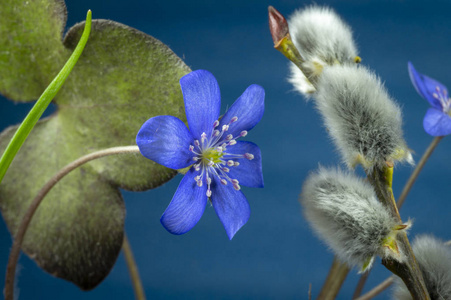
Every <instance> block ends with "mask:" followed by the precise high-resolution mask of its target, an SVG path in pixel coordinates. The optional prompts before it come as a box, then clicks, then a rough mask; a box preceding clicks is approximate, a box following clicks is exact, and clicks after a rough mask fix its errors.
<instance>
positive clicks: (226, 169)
mask: <svg viewBox="0 0 451 300" xmlns="http://www.w3.org/2000/svg"><path fill="white" fill-rule="evenodd" d="M222 170H223V171H224V172H226V173H229V172H230V169H229V168H226V167H224V168H222Z"/></svg>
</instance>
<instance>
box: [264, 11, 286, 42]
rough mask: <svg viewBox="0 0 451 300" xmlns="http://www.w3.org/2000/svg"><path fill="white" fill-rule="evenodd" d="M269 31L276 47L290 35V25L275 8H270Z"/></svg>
mask: <svg viewBox="0 0 451 300" xmlns="http://www.w3.org/2000/svg"><path fill="white" fill-rule="evenodd" d="M268 16H269V30H270V31H271V37H272V40H273V42H274V45H276V44H278V43H279V41H280V40H281V39H283V38H284V37H286V36H287V35H288V23H287V20H286V19H285V17H284V16H283V15H282V14H281V13H280V12H279V11H278V10H277V9H275V8H274V7H272V6H269V7H268Z"/></svg>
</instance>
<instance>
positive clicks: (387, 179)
mask: <svg viewBox="0 0 451 300" xmlns="http://www.w3.org/2000/svg"><path fill="white" fill-rule="evenodd" d="M367 175H368V179H369V181H370V183H371V184H372V185H373V187H374V188H375V191H376V194H377V196H378V198H379V200H380V201H381V202H382V203H383V204H384V206H385V207H386V208H387V209H388V211H389V213H390V214H391V215H392V217H393V218H395V219H396V220H397V221H398V222H399V224H402V221H401V216H400V215H399V212H398V208H397V206H396V203H395V199H394V197H393V190H392V187H391V186H392V185H391V183H392V180H393V166H392V165H388V164H387V165H386V166H385V167H383V168H382V169H379V168H375V169H374V171H373V172H372V173H371V174H367ZM397 243H398V247H399V248H400V249H401V251H402V253H403V255H405V259H404V260H403V261H402V262H400V261H398V260H396V259H393V258H385V259H383V260H382V264H383V265H384V266H385V267H386V268H387V269H388V270H390V271H391V272H392V273H393V274H396V275H398V276H399V277H400V278H401V279H402V280H403V281H404V283H405V284H406V286H407V289H408V290H409V292H410V294H411V295H412V298H413V299H418V300H421V299H425V300H430V297H429V293H428V291H427V288H426V285H425V283H424V279H423V275H422V273H421V270H420V268H419V267H418V263H417V261H416V260H415V255H414V254H413V251H412V248H411V247H410V243H409V240H408V238H407V235H406V233H405V232H404V231H400V232H399V233H398V235H397Z"/></svg>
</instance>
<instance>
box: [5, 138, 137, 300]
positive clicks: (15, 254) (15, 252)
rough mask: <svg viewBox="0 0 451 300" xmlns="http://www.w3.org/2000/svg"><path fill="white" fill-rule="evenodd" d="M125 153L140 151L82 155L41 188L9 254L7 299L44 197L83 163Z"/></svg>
mask: <svg viewBox="0 0 451 300" xmlns="http://www.w3.org/2000/svg"><path fill="white" fill-rule="evenodd" d="M123 153H139V149H138V146H124V147H113V148H108V149H104V150H100V151H97V152H94V153H91V154H88V155H85V156H82V157H80V158H79V159H77V160H75V161H73V162H71V163H70V164H68V165H67V166H65V167H64V168H62V169H61V170H59V171H58V173H56V174H55V175H54V176H53V177H52V178H51V179H50V180H49V181H47V183H46V184H45V185H44V186H43V187H42V188H41V190H40V191H39V192H38V194H37V195H36V197H35V198H34V199H33V201H32V202H31V204H30V206H29V207H28V210H27V211H26V212H25V215H24V216H23V218H22V221H21V222H20V225H19V227H18V229H17V231H16V235H15V237H14V242H13V245H12V248H11V252H10V254H9V259H8V265H7V267H6V280H5V290H4V295H5V300H13V299H14V277H15V276H14V275H15V273H16V266H17V261H18V259H19V255H20V249H21V247H22V242H23V240H24V237H25V233H26V232H27V229H28V225H29V224H30V222H31V219H32V218H33V215H34V213H35V212H36V210H37V209H38V207H39V204H41V202H42V200H43V199H44V197H45V196H46V195H47V193H48V192H49V191H50V190H51V189H52V188H53V187H54V186H55V184H57V183H58V182H59V181H60V180H61V179H62V178H63V177H64V176H66V175H67V174H69V173H70V172H71V171H73V170H75V169H76V168H78V167H80V166H81V165H83V164H85V163H87V162H89V161H91V160H94V159H97V158H100V157H104V156H109V155H114V154H123Z"/></svg>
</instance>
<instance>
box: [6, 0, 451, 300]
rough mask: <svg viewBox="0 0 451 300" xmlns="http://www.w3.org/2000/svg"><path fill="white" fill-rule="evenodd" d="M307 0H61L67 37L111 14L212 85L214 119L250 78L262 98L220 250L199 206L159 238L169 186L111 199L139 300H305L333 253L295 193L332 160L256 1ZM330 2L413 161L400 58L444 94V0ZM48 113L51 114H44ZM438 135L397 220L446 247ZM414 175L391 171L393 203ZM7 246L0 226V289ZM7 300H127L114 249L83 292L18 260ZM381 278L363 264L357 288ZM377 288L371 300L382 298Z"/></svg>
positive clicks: (290, 7) (413, 117) (447, 8)
mask: <svg viewBox="0 0 451 300" xmlns="http://www.w3.org/2000/svg"><path fill="white" fill-rule="evenodd" d="M311 3H312V2H310V1H292V0H286V1H272V2H268V1H257V0H255V1H206V0H205V1H200V0H199V1H198V0H194V1H144V0H128V1H103V0H94V1H88V0H68V1H67V7H68V13H69V18H68V23H67V24H68V28H69V27H70V26H72V25H73V24H74V23H76V22H79V21H82V20H84V18H85V16H86V11H87V10H88V9H91V10H92V11H93V16H94V18H105V19H112V20H115V21H118V22H121V23H124V24H127V25H129V26H132V27H135V28H137V29H139V30H141V31H144V32H146V33H148V34H150V35H153V36H154V37H156V38H158V39H160V40H161V41H162V42H164V43H166V44H167V45H168V46H169V47H170V48H171V49H172V50H173V51H174V52H175V53H176V54H178V55H179V56H180V57H182V58H183V59H184V60H185V62H186V64H187V65H189V66H190V67H191V68H192V69H193V70H195V69H207V70H209V71H211V72H212V73H213V74H214V75H215V76H216V78H217V80H218V82H219V85H220V87H221V92H222V99H223V101H222V105H223V108H222V109H223V111H224V110H225V109H226V107H227V106H230V105H231V104H232V103H233V101H234V100H235V99H236V98H237V97H238V96H239V95H240V94H241V93H242V92H243V91H244V90H245V88H246V87H247V86H249V85H250V84H253V83H257V84H260V85H261V86H263V87H264V88H265V90H266V111H265V115H264V117H263V119H262V121H261V123H260V124H259V125H258V126H257V127H256V128H255V129H253V130H252V131H251V132H250V134H249V135H248V136H247V137H246V139H248V140H251V141H253V142H255V143H257V144H258V145H259V146H260V148H261V149H262V154H263V170H264V176H265V188H264V189H251V188H243V190H244V193H245V194H246V196H247V198H248V201H249V202H250V205H251V208H252V214H251V218H250V220H249V222H248V223H247V224H246V225H245V226H244V227H243V228H242V229H241V230H240V231H239V232H238V233H237V235H236V236H235V237H234V238H233V240H232V241H229V240H228V238H227V235H226V233H225V231H224V229H223V227H222V225H221V223H220V221H219V220H218V218H217V216H216V214H215V213H214V210H213V208H212V207H209V208H207V209H206V211H205V214H204V216H203V217H202V219H201V220H200V222H199V223H198V224H197V225H196V226H195V227H194V229H193V230H191V231H190V232H189V233H187V234H185V235H182V236H175V235H171V234H169V233H168V232H167V231H166V230H165V229H164V228H163V227H162V226H161V224H160V222H159V219H160V216H161V214H162V213H163V211H164V210H165V208H166V206H167V205H168V204H169V201H170V199H171V197H172V195H173V193H174V191H175V189H176V187H177V185H178V183H179V181H180V179H181V177H180V176H178V177H176V178H175V179H173V180H172V181H171V182H169V183H167V184H166V185H164V186H163V187H160V188H158V189H155V190H152V191H147V192H141V193H131V192H123V194H124V198H125V203H126V206H127V219H126V232H127V233H128V235H129V238H130V243H131V245H132V247H133V250H134V254H135V256H136V260H137V263H138V265H139V270H140V274H141V276H142V279H143V284H144V287H145V290H146V293H147V296H148V298H149V299H159V298H174V299H190V298H196V299H203V298H214V299H229V298H233V299H248V298H258V299H274V298H278V299H284V298H286V299H293V298H297V299H307V292H308V289H309V283H311V284H312V294H313V298H315V297H316V296H317V294H318V292H319V290H320V288H321V285H322V283H323V281H324V279H325V277H326V275H327V272H328V269H329V266H330V264H331V261H332V257H333V255H332V254H331V252H330V251H329V250H327V248H326V247H325V246H324V244H323V243H322V242H321V241H319V239H317V238H316V237H315V236H314V235H313V234H312V232H311V230H310V229H309V226H308V224H307V223H306V221H305V220H304V219H303V217H302V213H301V207H300V205H299V203H298V200H297V199H298V195H299V192H300V189H301V185H302V183H303V181H304V179H305V177H306V176H307V175H308V173H309V172H310V171H312V170H314V169H316V168H317V166H318V163H321V164H322V165H325V166H334V165H337V164H339V161H340V158H339V156H338V153H337V151H336V150H335V148H334V146H333V144H332V143H331V141H330V139H329V137H328V135H327V133H326V131H325V130H324V127H323V125H322V122H321V119H320V117H319V115H318V113H317V112H316V111H315V110H314V108H313V105H312V103H306V101H304V99H303V98H302V97H301V96H300V95H299V94H296V93H295V92H294V91H293V89H292V87H291V86H290V85H289V84H288V82H287V80H286V78H287V74H288V61H287V60H286V59H285V57H283V56H282V55H281V54H280V53H279V52H278V51H276V50H274V49H273V43H272V39H271V36H270V34H269V30H268V21H267V6H268V5H273V6H275V7H276V8H277V9H278V10H279V11H281V12H282V13H283V14H284V15H285V16H288V15H289V14H290V13H291V12H293V11H294V10H295V9H297V8H300V7H303V6H305V5H308V4H311ZM316 3H318V4H327V5H329V6H331V7H333V8H334V9H335V10H336V11H337V12H338V13H339V14H340V15H341V16H342V17H343V19H344V20H345V21H346V22H347V23H348V24H349V25H350V26H351V27H352V28H353V31H354V37H355V40H356V42H357V44H358V48H359V52H360V56H361V57H362V59H363V62H362V63H363V64H364V65H366V66H368V67H370V68H372V69H373V70H374V71H375V72H376V73H377V74H378V75H379V76H380V77H381V78H382V80H383V81H384V82H385V86H386V87H387V89H388V91H389V93H390V94H391V95H392V96H393V97H394V98H395V99H397V101H398V102H399V103H400V104H401V106H402V108H403V113H404V130H405V138H406V140H407V142H408V145H409V146H410V148H411V149H412V150H413V151H414V152H415V154H414V158H415V159H416V160H417V161H418V160H419V158H420V157H421V155H422V153H423V151H424V150H425V149H426V148H427V146H428V144H429V143H430V141H431V140H432V138H431V137H430V136H428V135H427V134H426V133H425V132H424V131H423V128H422V119H423V116H424V113H425V112H426V109H427V108H428V104H427V102H426V101H424V100H423V99H421V98H420V96H418V95H417V94H416V92H415V90H414V88H413V87H412V85H411V83H410V80H409V76H408V73H407V61H408V60H411V61H412V62H413V63H414V65H415V67H416V68H417V70H418V71H420V72H422V73H424V74H428V75H429V76H431V77H433V78H436V79H438V80H439V81H441V82H442V83H444V84H445V85H447V86H449V87H451V78H450V74H451V71H450V69H449V66H451V55H450V52H451V51H450V49H451V17H450V14H449V12H451V3H449V2H448V1H428V2H427V5H426V1H423V0H422V1H386V0H384V1H365V0H359V1H316ZM30 107H31V105H30V104H14V103H12V102H9V101H7V100H5V99H3V98H2V99H0V114H1V118H0V130H3V129H4V128H6V127H7V126H9V125H11V124H17V123H19V122H21V120H22V119H23V118H24V116H25V115H26V113H27V111H28V110H29V109H30ZM53 109H54V108H53ZM450 147H451V139H450V138H445V139H444V140H443V141H442V142H441V143H440V145H439V146H438V148H437V149H436V151H435V152H434V154H433V156H432V158H431V159H430V161H429V162H428V164H427V165H426V167H425V169H424V170H423V172H422V173H421V174H420V176H419V178H418V181H417V183H416V185H415V186H414V188H413V189H412V191H411V194H410V195H409V197H408V198H407V202H406V205H405V206H404V208H403V209H402V211H401V215H402V217H403V219H407V218H409V217H410V218H413V219H414V226H413V229H412V230H411V232H410V236H411V237H413V236H415V235H416V234H419V233H434V234H435V235H436V236H438V237H440V238H442V239H444V240H449V239H451V233H450V232H449V216H450V208H451V204H450V203H451V202H450V201H449V200H450V199H449V195H450V192H451V185H450V176H449V174H450V172H451V170H450V169H451V160H450V159H449V153H450V151H449V149H450ZM412 170H413V168H411V167H410V166H408V165H400V166H398V167H397V168H396V170H395V177H394V191H395V195H399V193H400V192H401V189H402V187H403V184H404V183H405V182H406V180H407V178H408V176H409V174H410V173H411V171H412ZM10 246H11V237H10V235H9V233H8V231H7V229H6V226H5V224H4V222H3V221H2V220H0V282H2V285H3V282H4V272H3V270H4V269H5V266H6V262H7V256H8V252H9V248H10ZM20 269H21V271H20V275H19V277H18V279H19V280H18V288H19V291H20V299H103V298H104V299H133V297H134V296H133V290H132V287H131V282H130V279H129V277H128V272H127V269H126V265H125V262H124V258H123V256H122V254H121V255H120V256H119V258H118V260H117V263H116V266H115V267H114V269H113V270H112V272H111V274H110V275H109V276H108V277H107V278H106V280H105V281H104V282H103V283H101V284H100V285H99V286H98V288H96V289H95V290H93V291H91V292H82V291H80V290H79V289H78V288H77V287H75V286H74V285H72V284H70V283H68V282H65V281H63V280H60V279H56V278H53V277H52V276H50V275H48V274H47V273H45V272H43V271H42V270H40V269H39V268H37V266H36V265H35V263H34V262H32V261H31V260H30V259H29V258H27V257H25V256H22V258H21V260H20ZM388 275H390V273H389V272H388V271H387V270H385V268H384V267H383V266H381V265H380V260H377V261H376V263H375V268H374V271H373V272H372V274H371V276H370V278H369V281H368V284H367V285H366V290H368V289H369V288H370V287H372V286H374V285H376V284H378V283H379V282H381V281H382V280H383V279H385V278H386V277H387V276H388ZM357 279H358V276H357V274H356V271H354V270H353V271H352V272H351V273H350V275H349V276H348V278H347V280H346V282H345V284H344V286H343V288H342V290H341V292H340V294H339V299H350V298H351V295H352V293H353V290H354V287H355V284H356V282H357ZM388 297H389V294H388V293H385V294H383V295H382V296H379V297H378V298H377V299H386V298H388Z"/></svg>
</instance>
